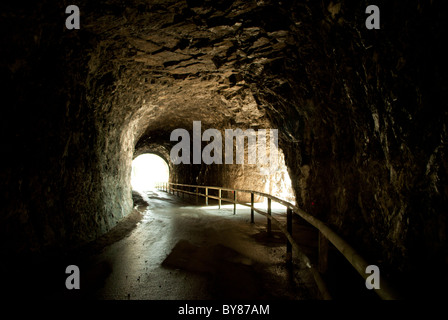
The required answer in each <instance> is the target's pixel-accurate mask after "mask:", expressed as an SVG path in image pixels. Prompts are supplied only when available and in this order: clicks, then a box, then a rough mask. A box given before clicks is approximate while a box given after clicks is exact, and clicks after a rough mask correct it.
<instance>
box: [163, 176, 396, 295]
mask: <svg viewBox="0 0 448 320" xmlns="http://www.w3.org/2000/svg"><path fill="white" fill-rule="evenodd" d="M171 186H180V187H192V188H196V192H190V191H186V190H183V189H175V188H172V187H171ZM158 187H159V188H160V187H161V188H164V189H165V190H167V191H169V190H172V191H173V193H174V191H178V192H183V193H187V194H193V195H196V196H203V197H206V199H208V198H212V199H217V200H218V201H219V204H221V200H224V201H226V202H230V203H233V204H234V213H235V211H236V204H240V205H244V206H248V207H250V208H251V211H255V212H257V213H259V214H261V215H264V216H266V217H267V219H268V221H272V222H274V223H275V224H276V225H277V226H278V227H279V229H280V231H281V232H282V233H283V234H284V235H285V236H286V238H287V240H288V242H289V243H290V244H291V246H292V250H293V251H294V252H295V253H296V254H297V255H298V256H299V257H300V258H301V259H302V261H304V262H305V265H306V266H307V267H308V268H309V269H310V270H311V272H312V274H313V276H314V279H315V280H316V284H317V285H318V288H319V291H320V292H321V294H322V296H323V298H324V299H331V296H330V294H329V292H328V290H327V288H326V286H325V283H324V281H323V280H322V278H321V276H320V273H319V272H318V271H317V270H316V268H315V267H314V266H313V264H312V263H311V261H310V259H309V258H308V257H307V256H306V255H305V254H304V253H303V250H301V248H300V246H299V245H298V244H297V243H296V242H295V241H294V239H293V238H292V235H291V234H290V232H288V230H287V228H286V227H285V226H283V224H282V223H281V222H280V221H278V220H277V219H275V217H273V216H272V215H270V214H268V213H266V212H264V211H262V210H259V209H256V208H254V206H253V198H254V197H253V195H258V196H261V197H265V198H267V199H270V200H271V201H275V202H277V203H279V204H281V205H283V206H285V207H286V208H288V209H290V210H291V211H292V212H293V213H294V214H296V215H298V216H300V217H301V218H302V219H304V220H305V221H307V222H308V223H309V224H311V225H312V226H313V227H315V228H316V229H317V230H319V231H320V232H321V234H322V235H323V236H324V237H325V238H326V239H328V240H329V241H330V242H331V243H332V244H333V245H334V246H335V247H336V249H337V250H338V251H339V252H340V253H341V254H342V255H343V256H344V257H345V258H346V259H347V260H348V261H349V262H350V264H351V265H352V266H353V267H354V268H355V270H356V271H357V272H358V273H359V274H360V275H361V276H362V277H363V278H364V280H366V279H367V277H368V274H366V268H367V266H368V265H369V264H368V263H367V261H366V260H365V259H364V258H363V257H361V255H359V254H358V253H357V252H356V250H355V249H354V248H353V247H352V246H350V245H349V244H348V243H347V242H346V241H345V240H344V239H342V238H341V237H340V236H339V235H338V234H337V233H335V232H334V231H333V230H332V229H330V228H329V227H328V226H327V225H326V224H325V223H324V222H322V221H321V220H319V219H317V218H316V217H313V216H312V215H310V214H308V213H307V212H305V211H303V210H302V209H300V208H299V207H297V206H295V205H293V204H291V203H290V202H288V201H285V200H283V199H280V198H278V197H275V196H273V195H270V194H267V193H264V192H259V191H254V190H244V189H231V188H221V187H216V186H199V185H189V184H180V183H171V182H165V183H161V184H158ZM200 188H202V189H205V190H206V192H205V194H202V193H199V191H198V190H199V189H200ZM208 189H211V190H219V196H218V197H216V196H212V195H209V194H208ZM221 191H229V192H234V199H236V193H249V194H251V195H252V196H251V204H250V205H249V204H247V203H243V202H239V201H238V200H234V199H228V198H222V197H221ZM207 203H208V200H207ZM375 292H376V293H377V294H378V296H379V297H380V298H381V299H384V300H395V299H400V298H401V296H400V295H399V294H398V293H397V292H396V291H395V289H394V288H393V287H392V286H391V285H390V284H389V283H388V281H387V280H386V279H384V278H381V280H380V288H378V289H375Z"/></svg>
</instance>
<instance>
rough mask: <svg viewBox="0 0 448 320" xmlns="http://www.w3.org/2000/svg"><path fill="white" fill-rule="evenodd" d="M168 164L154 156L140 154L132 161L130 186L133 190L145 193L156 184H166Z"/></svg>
mask: <svg viewBox="0 0 448 320" xmlns="http://www.w3.org/2000/svg"><path fill="white" fill-rule="evenodd" d="M168 179H169V168H168V164H167V163H166V162H165V160H163V159H162V158H161V157H159V156H158V155H155V154H142V155H140V156H138V157H136V158H135V159H134V161H132V174H131V185H132V189H133V190H139V191H146V190H150V189H153V188H155V185H156V183H158V182H168Z"/></svg>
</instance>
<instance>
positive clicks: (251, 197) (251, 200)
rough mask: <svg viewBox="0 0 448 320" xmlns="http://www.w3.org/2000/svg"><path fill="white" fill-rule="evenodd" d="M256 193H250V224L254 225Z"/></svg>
mask: <svg viewBox="0 0 448 320" xmlns="http://www.w3.org/2000/svg"><path fill="white" fill-rule="evenodd" d="M254 198H255V197H254V193H253V192H251V193H250V223H254Z"/></svg>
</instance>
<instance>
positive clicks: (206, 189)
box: [205, 187, 208, 206]
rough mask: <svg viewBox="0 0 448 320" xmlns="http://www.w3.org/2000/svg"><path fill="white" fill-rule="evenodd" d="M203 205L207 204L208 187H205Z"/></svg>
mask: <svg viewBox="0 0 448 320" xmlns="http://www.w3.org/2000/svg"><path fill="white" fill-rule="evenodd" d="M205 205H206V206H208V188H207V187H205Z"/></svg>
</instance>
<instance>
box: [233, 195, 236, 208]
mask: <svg viewBox="0 0 448 320" xmlns="http://www.w3.org/2000/svg"><path fill="white" fill-rule="evenodd" d="M233 214H236V190H233Z"/></svg>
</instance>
